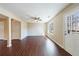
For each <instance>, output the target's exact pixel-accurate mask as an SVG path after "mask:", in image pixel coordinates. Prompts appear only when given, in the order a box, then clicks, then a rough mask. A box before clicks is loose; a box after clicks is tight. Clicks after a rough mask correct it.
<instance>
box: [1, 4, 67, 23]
mask: <svg viewBox="0 0 79 59" xmlns="http://www.w3.org/2000/svg"><path fill="white" fill-rule="evenodd" d="M67 5H68V3H2V4H0V6H1V7H3V8H4V9H6V10H8V11H10V12H12V13H14V14H16V15H17V16H18V17H20V18H21V19H23V20H25V21H28V22H34V21H33V20H32V19H31V18H30V16H32V17H40V18H41V19H42V21H41V22H47V21H49V20H50V19H51V18H52V17H54V16H55V15H56V14H57V13H59V12H60V11H61V10H62V9H64V8H65V7H66V6H67Z"/></svg>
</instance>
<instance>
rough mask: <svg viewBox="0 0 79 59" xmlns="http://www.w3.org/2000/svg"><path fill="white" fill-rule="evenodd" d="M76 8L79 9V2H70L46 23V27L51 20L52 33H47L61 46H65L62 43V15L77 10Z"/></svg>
mask: <svg viewBox="0 0 79 59" xmlns="http://www.w3.org/2000/svg"><path fill="white" fill-rule="evenodd" d="M78 10H79V4H70V5H69V6H67V7H66V8H65V9H64V10H62V11H61V12H60V13H59V14H57V15H56V16H55V17H54V18H52V19H51V20H50V21H49V22H48V23H47V28H48V25H49V24H50V22H53V27H54V30H53V33H49V32H48V31H47V35H48V36H49V37H50V38H51V39H52V40H53V41H55V42H56V43H57V44H59V45H60V46H61V47H63V48H64V47H65V45H64V16H65V15H69V14H72V13H73V12H75V11H78ZM47 30H48V29H47Z"/></svg>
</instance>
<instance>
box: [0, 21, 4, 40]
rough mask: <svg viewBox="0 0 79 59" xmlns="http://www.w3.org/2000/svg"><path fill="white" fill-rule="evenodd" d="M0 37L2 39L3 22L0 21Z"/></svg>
mask: <svg viewBox="0 0 79 59" xmlns="http://www.w3.org/2000/svg"><path fill="white" fill-rule="evenodd" d="M0 39H4V23H3V22H0Z"/></svg>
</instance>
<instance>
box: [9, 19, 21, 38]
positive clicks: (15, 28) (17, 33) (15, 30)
mask: <svg viewBox="0 0 79 59" xmlns="http://www.w3.org/2000/svg"><path fill="white" fill-rule="evenodd" d="M11 32H12V39H21V22H20V21H17V20H15V19H12V20H11Z"/></svg>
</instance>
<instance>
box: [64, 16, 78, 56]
mask: <svg viewBox="0 0 79 59" xmlns="http://www.w3.org/2000/svg"><path fill="white" fill-rule="evenodd" d="M64 38H65V49H66V50H67V51H68V52H69V53H71V54H72V55H78V56H79V15H74V16H73V15H71V16H67V17H65V19H64Z"/></svg>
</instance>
